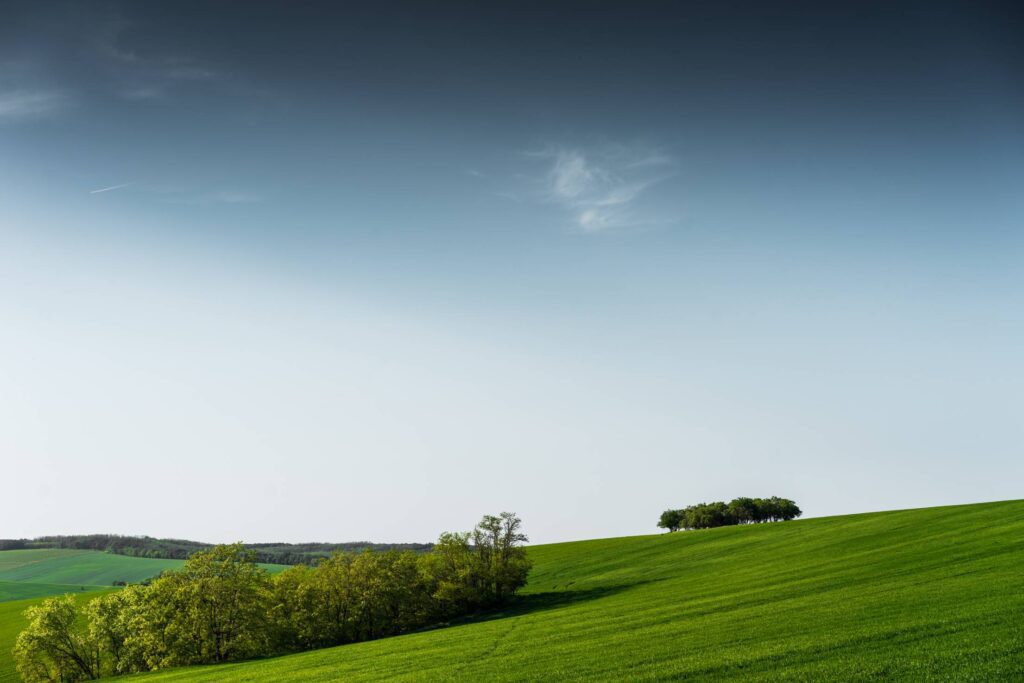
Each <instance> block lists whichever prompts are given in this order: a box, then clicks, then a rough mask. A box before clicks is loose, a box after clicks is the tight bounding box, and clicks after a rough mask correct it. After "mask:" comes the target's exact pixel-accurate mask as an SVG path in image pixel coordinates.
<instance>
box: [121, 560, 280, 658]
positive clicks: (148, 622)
mask: <svg viewBox="0 0 1024 683" xmlns="http://www.w3.org/2000/svg"><path fill="white" fill-rule="evenodd" d="M269 598H270V578H269V576H268V575H267V573H266V572H265V571H264V570H263V569H261V568H260V567H259V566H258V565H257V564H256V561H255V553H254V552H253V551H250V550H245V549H244V548H243V547H242V545H241V544H240V543H236V544H233V545H225V546H216V547H214V548H211V549H210V550H205V551H201V552H198V553H195V554H194V555H192V556H191V557H190V558H189V559H188V560H186V561H185V564H184V566H183V567H182V568H181V569H180V570H177V571H171V572H166V573H164V574H163V575H162V576H161V577H160V578H158V579H157V580H155V581H153V583H152V584H151V585H150V587H149V589H148V591H147V592H146V607H145V609H144V610H142V611H141V613H140V614H139V619H138V621H137V623H135V624H134V626H135V628H137V629H138V631H139V636H138V637H137V638H136V641H137V642H138V646H139V647H140V648H141V650H142V651H143V652H144V653H145V659H146V661H147V663H148V665H149V667H150V668H153V669H157V668H164V667H168V666H183V665H188V664H204V663H214V662H226V661H230V660H234V659H244V658H246V657H251V656H254V655H257V654H264V653H266V651H267V650H268V648H269V639H270V629H269V623H268V611H269V606H270V605H269Z"/></svg>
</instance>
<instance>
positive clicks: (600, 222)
mask: <svg viewBox="0 0 1024 683" xmlns="http://www.w3.org/2000/svg"><path fill="white" fill-rule="evenodd" d="M531 156H534V157H539V158H542V159H544V160H546V161H547V162H548V163H549V164H550V165H549V167H548V170H547V173H546V175H545V177H544V194H545V199H546V200H547V201H549V202H552V203H554V204H557V205H559V206H561V207H562V208H563V209H564V210H565V211H567V212H569V213H570V215H571V216H572V221H573V224H574V226H575V228H576V229H578V230H580V231H582V232H586V233H597V232H606V231H610V230H615V229H624V228H632V227H637V226H639V225H643V224H648V223H651V222H653V220H652V218H651V216H650V215H649V214H648V212H646V211H643V210H642V209H641V207H639V206H638V203H639V200H640V199H641V198H642V195H643V194H644V192H645V191H646V190H647V189H648V188H649V187H651V186H652V185H654V184H656V183H658V182H660V181H662V180H664V179H665V178H667V177H668V176H669V175H670V174H671V170H672V166H673V165H674V161H673V160H672V158H671V157H669V156H668V155H666V154H664V153H661V152H656V151H650V150H647V149H641V148H634V147H628V146H621V145H618V146H604V147H600V148H596V149H591V150H583V149H575V148H554V149H549V150H546V151H544V152H539V153H533V154H532V155H531Z"/></svg>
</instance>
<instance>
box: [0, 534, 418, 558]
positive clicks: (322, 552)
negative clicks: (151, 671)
mask: <svg viewBox="0 0 1024 683" xmlns="http://www.w3.org/2000/svg"><path fill="white" fill-rule="evenodd" d="M212 546H213V544H212V543H201V542H199V541H188V540H182V539H176V538H151V537H149V536H118V535H116V534H89V535H84V536H40V537H39V538H33V539H25V538H21V539H0V551H3V550H29V549H64V550H100V551H103V552H106V553H114V554H115V555H127V556H129V557H146V558H158V559H165V560H184V559H185V558H187V557H188V556H189V555H191V554H192V553H194V552H196V551H198V550H203V549H204V548H210V547H212ZM245 547H246V548H249V549H251V550H254V551H256V559H257V561H259V562H263V563H267V564H309V563H311V562H314V561H316V560H317V559H318V558H321V557H328V556H329V555H331V553H334V552H336V551H339V550H344V551H355V552H360V551H363V550H366V549H370V550H413V551H416V552H422V551H426V550H430V548H432V547H433V545H432V544H430V543H371V542H369V541H354V542H350V543H247V544H245Z"/></svg>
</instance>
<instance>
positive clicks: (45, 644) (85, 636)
mask: <svg viewBox="0 0 1024 683" xmlns="http://www.w3.org/2000/svg"><path fill="white" fill-rule="evenodd" d="M25 616H26V617H27V618H28V622H29V623H28V627H26V628H25V630H23V631H22V632H21V633H20V634H18V639H17V641H16V643H15V646H14V658H15V661H16V663H17V667H18V672H19V673H20V674H21V677H22V679H24V680H25V681H26V682H27V683H36V682H37V681H60V682H61V683H74V681H83V680H94V679H96V678H99V677H100V675H101V671H100V653H99V648H98V647H97V644H96V643H95V642H94V641H93V640H92V638H90V637H89V633H88V632H87V631H86V630H85V628H83V626H82V624H81V623H80V620H79V610H78V605H77V603H76V602H75V598H74V597H73V596H71V595H64V596H62V597H57V598H48V599H46V600H44V601H43V602H42V603H40V604H39V605H34V606H32V607H29V608H28V609H27V610H25Z"/></svg>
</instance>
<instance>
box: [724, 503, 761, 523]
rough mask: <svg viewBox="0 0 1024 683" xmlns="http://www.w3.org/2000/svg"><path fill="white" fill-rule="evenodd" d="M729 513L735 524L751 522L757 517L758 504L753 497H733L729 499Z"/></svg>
mask: <svg viewBox="0 0 1024 683" xmlns="http://www.w3.org/2000/svg"><path fill="white" fill-rule="evenodd" d="M729 515H730V516H731V517H732V519H733V523H735V524H751V523H753V522H754V521H755V520H756V518H757V504H756V503H755V502H754V499H753V498H743V497H741V498H733V499H732V500H731V501H729Z"/></svg>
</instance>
